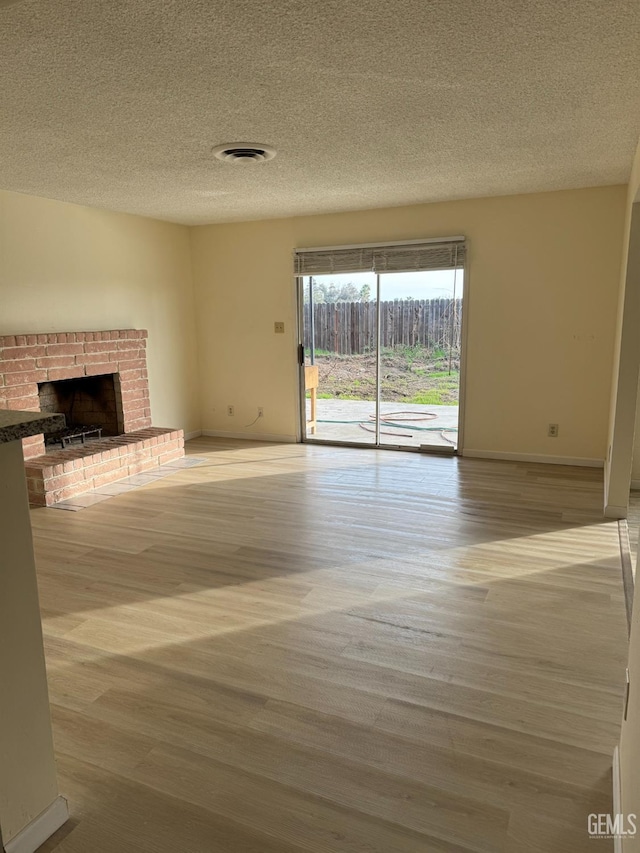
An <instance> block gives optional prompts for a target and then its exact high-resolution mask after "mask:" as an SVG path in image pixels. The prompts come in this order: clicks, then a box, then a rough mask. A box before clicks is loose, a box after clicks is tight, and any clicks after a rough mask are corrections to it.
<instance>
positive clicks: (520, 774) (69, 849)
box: [32, 439, 627, 853]
mask: <svg viewBox="0 0 640 853" xmlns="http://www.w3.org/2000/svg"><path fill="white" fill-rule="evenodd" d="M188 452H190V453H193V454H197V455H198V456H203V457H205V458H206V461H205V462H204V463H203V464H202V465H200V466H198V467H194V468H191V469H186V470H183V471H180V472H179V473H177V474H175V475H174V476H171V477H169V478H166V479H163V480H160V481H158V482H157V483H154V484H150V485H148V486H145V487H143V488H141V489H139V490H137V491H134V492H129V493H127V494H124V495H122V496H118V497H114V498H112V499H110V500H108V501H105V502H103V503H100V504H96V505H95V506H92V507H88V508H87V509H84V510H82V511H81V512H75V513H72V512H61V511H57V510H47V509H39V510H34V511H33V516H32V517H33V526H34V535H35V541H36V553H37V564H38V576H39V584H40V595H41V606H42V613H43V624H44V631H45V645H46V654H47V666H48V673H49V684H50V692H51V700H52V714H53V723H54V735H55V743H56V751H57V757H58V767H59V776H60V787H61V790H62V792H63V793H64V794H65V795H66V796H68V797H69V800H70V804H71V813H72V820H71V821H70V822H69V824H68V825H67V826H66V827H65V828H63V830H61V831H60V832H59V833H58V834H57V835H56V836H55V837H54V838H53V839H51V840H50V841H49V842H47V844H45V845H44V846H43V847H42V848H41V853H52V851H56V853H134V851H135V853H169V851H171V853H175V851H179V853H223V851H224V853H303V851H312V853H418V851H420V853H468V851H475V853H497V851H500V852H501V853H574V851H575V853H578V851H580V853H581V852H582V851H584V850H590V849H592V846H591V845H593V843H596V842H591V841H589V839H588V836H587V815H588V814H589V813H590V812H610V811H611V807H612V806H611V795H610V791H611V769H610V768H611V754H612V751H613V747H614V745H615V743H616V741H617V739H618V731H619V724H620V716H621V701H622V699H621V697H622V684H623V680H624V668H625V662H626V643H627V640H626V622H625V609H624V600H623V591H622V580H621V572H620V553H619V545H618V532H617V527H616V523H615V522H611V523H605V522H603V521H602V520H601V519H600V517H599V514H600V513H599V509H600V504H601V500H602V472H601V471H597V470H593V469H578V468H567V467H561V466H542V465H527V464H520V463H511V462H493V461H485V460H466V459H445V458H437V457H428V456H420V455H417V454H405V453H393V452H384V451H373V450H352V449H348V448H330V447H319V446H304V445H267V444H258V443H246V442H234V441H223V440H214V439H197V440H195V441H192V442H190V443H189V446H188ZM609 844H610V842H606V841H599V842H597V849H598V850H601V851H609V850H611V849H612V847H610V846H609Z"/></svg>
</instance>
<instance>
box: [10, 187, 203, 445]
mask: <svg viewBox="0 0 640 853" xmlns="http://www.w3.org/2000/svg"><path fill="white" fill-rule="evenodd" d="M0 304H1V306H2V308H1V310H0V334H14V333H20V332H25V333H29V332H54V331H57V332H61V331H84V330H95V329H113V328H115V329H120V328H131V327H136V328H146V329H148V330H149V380H150V386H151V406H152V415H153V420H154V423H155V424H156V425H157V426H174V427H182V428H184V429H186V430H188V431H191V430H197V429H199V428H200V410H199V397H198V367H197V353H196V341H195V320H194V317H195V308H194V301H193V283H192V277H191V258H190V247H189V232H188V229H187V228H185V227H182V226H178V225H171V224H168V223H163V222H156V221H154V220H150V219H143V218H141V217H136V216H128V215H124V214H116V213H109V212H106V211H102V210H95V209H93V208H86V207H80V206H78V205H72V204H64V203H61V202H56V201H49V200H47V199H40V198H34V197H32V196H25V195H19V194H17V193H9V192H3V191H0Z"/></svg>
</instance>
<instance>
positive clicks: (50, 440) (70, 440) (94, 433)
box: [45, 426, 102, 448]
mask: <svg viewBox="0 0 640 853" xmlns="http://www.w3.org/2000/svg"><path fill="white" fill-rule="evenodd" d="M94 438H102V427H99V426H70V427H67V428H66V429H61V430H58V431H57V432H52V433H50V434H49V435H47V436H46V438H45V445H46V446H47V447H51V446H53V445H56V446H57V445H60V447H62V448H65V447H69V446H70V445H72V444H85V443H86V442H87V441H88V440H89V439H94Z"/></svg>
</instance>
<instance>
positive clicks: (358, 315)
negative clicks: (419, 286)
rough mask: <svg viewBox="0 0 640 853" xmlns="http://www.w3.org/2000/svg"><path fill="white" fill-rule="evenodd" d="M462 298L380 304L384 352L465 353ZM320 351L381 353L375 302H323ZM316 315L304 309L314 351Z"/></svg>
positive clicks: (318, 316) (308, 339) (307, 339)
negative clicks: (403, 349) (387, 349)
mask: <svg viewBox="0 0 640 853" xmlns="http://www.w3.org/2000/svg"><path fill="white" fill-rule="evenodd" d="M461 323H462V300H461V299H414V300H407V301H405V300H400V299H397V300H394V301H393V302H381V303H380V343H381V346H382V347H397V346H408V347H415V346H420V347H425V348H426V349H429V350H432V351H433V350H438V349H441V350H444V351H445V352H448V350H449V347H450V346H453V349H454V350H455V351H459V350H460V330H461ZM313 327H314V346H315V349H316V350H325V351H326V352H333V353H339V354H341V355H359V354H362V353H367V352H374V351H375V342H376V303H375V302H329V303H327V302H322V303H320V304H316V305H314V306H313ZM310 330H311V310H310V305H309V304H308V303H307V304H306V305H305V306H304V345H305V350H306V352H309V349H310V347H311V335H310Z"/></svg>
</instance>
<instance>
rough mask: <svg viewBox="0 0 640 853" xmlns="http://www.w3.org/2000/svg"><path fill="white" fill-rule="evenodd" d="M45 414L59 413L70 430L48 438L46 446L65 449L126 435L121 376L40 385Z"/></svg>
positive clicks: (113, 374)
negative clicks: (87, 441) (77, 443)
mask: <svg viewBox="0 0 640 853" xmlns="http://www.w3.org/2000/svg"><path fill="white" fill-rule="evenodd" d="M38 398H39V401H40V410H41V411H42V412H52V413H53V412H60V413H62V414H63V415H64V416H65V419H66V422H67V428H66V429H65V430H63V431H61V432H59V433H53V434H51V435H50V436H48V437H47V438H46V441H45V443H46V444H47V445H56V444H60V445H61V446H62V447H65V446H66V445H68V444H72V443H75V442H78V441H80V442H82V443H84V442H85V441H86V440H87V439H91V438H101V437H102V436H103V435H121V434H122V433H123V432H124V426H123V423H124V419H123V413H122V392H121V386H120V376H119V374H117V373H108V374H105V375H102V376H85V377H82V378H79V379H60V380H58V381H55V382H41V383H39V384H38Z"/></svg>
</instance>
